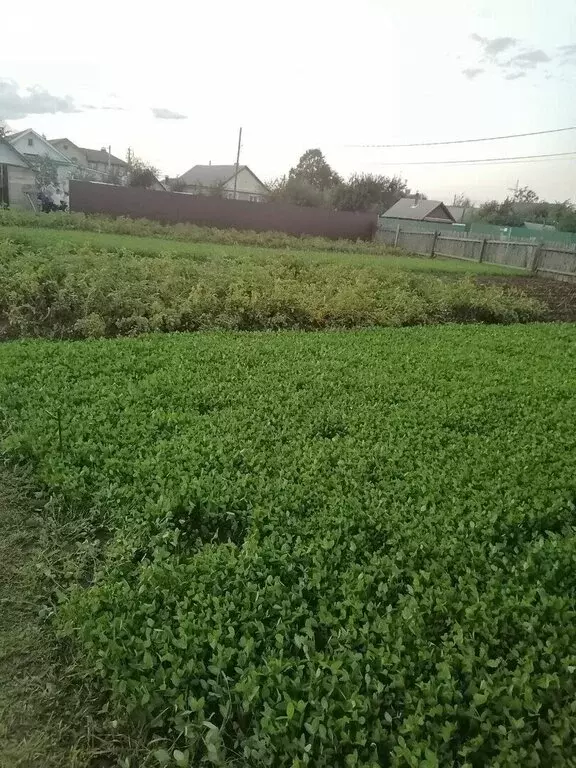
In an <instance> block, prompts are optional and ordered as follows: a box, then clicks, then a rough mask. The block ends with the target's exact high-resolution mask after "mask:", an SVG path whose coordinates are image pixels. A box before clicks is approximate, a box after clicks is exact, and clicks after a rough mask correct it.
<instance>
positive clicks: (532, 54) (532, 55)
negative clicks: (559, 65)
mask: <svg viewBox="0 0 576 768" xmlns="http://www.w3.org/2000/svg"><path fill="white" fill-rule="evenodd" d="M547 61H550V56H548V54H547V53H544V51H543V50H541V49H540V48H534V49H533V50H532V51H523V52H522V53H518V54H517V55H516V56H514V57H513V58H511V59H510V61H508V62H507V64H508V65H509V66H515V67H518V68H519V69H535V68H536V67H537V66H538V64H544V63H545V62H547Z"/></svg>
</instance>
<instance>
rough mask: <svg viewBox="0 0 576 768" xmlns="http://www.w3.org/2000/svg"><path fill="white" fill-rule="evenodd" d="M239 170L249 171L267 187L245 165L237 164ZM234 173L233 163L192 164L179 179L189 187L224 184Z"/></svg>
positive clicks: (258, 180)
mask: <svg viewBox="0 0 576 768" xmlns="http://www.w3.org/2000/svg"><path fill="white" fill-rule="evenodd" d="M240 171H248V173H250V174H251V175H252V176H253V177H254V178H255V179H256V181H257V182H258V183H259V184H261V185H262V186H263V187H264V189H266V188H267V187H266V184H263V183H262V182H261V181H260V179H259V178H258V176H256V174H255V173H254V172H253V171H251V170H250V168H248V166H247V165H239V166H238V173H240ZM235 175H236V166H235V165H194V166H193V167H192V168H190V170H189V171H186V173H183V174H182V176H180V177H179V179H180V180H181V181H184V182H185V183H186V184H187V185H188V186H191V187H193V186H199V187H200V186H202V187H210V186H217V185H219V184H226V182H227V181H230V179H233V178H234V176H235Z"/></svg>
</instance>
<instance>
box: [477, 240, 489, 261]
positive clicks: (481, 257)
mask: <svg viewBox="0 0 576 768" xmlns="http://www.w3.org/2000/svg"><path fill="white" fill-rule="evenodd" d="M487 242H488V238H487V237H485V238H484V239H483V240H482V246H481V247H480V256H479V257H478V264H482V262H483V261H484V251H485V250H486V243H487Z"/></svg>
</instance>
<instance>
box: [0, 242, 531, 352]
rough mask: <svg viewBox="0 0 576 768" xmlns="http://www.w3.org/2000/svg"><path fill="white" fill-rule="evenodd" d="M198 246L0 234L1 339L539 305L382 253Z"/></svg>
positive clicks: (396, 317)
mask: <svg viewBox="0 0 576 768" xmlns="http://www.w3.org/2000/svg"><path fill="white" fill-rule="evenodd" d="M198 248H199V252H198V254H196V253H195V252H187V253H185V254H179V253H177V252H175V253H171V252H167V253H164V252H163V251H161V250H156V251H155V252H152V253H148V252H147V251H145V254H146V255H139V254H136V253H134V252H132V251H130V250H129V249H128V248H125V247H119V248H117V249H116V250H115V251H111V252H107V251H105V250H99V249H98V248H97V246H96V245H95V244H84V243H83V242H81V243H79V244H78V243H77V244H74V243H71V242H68V241H65V240H63V241H61V242H59V243H58V244H52V245H47V246H45V247H43V246H41V245H39V244H32V245H29V244H28V243H27V241H26V238H24V239H23V241H22V242H21V243H17V242H14V241H4V242H2V241H1V240H0V257H1V259H2V261H1V263H0V337H3V338H21V337H24V336H46V337H50V338H78V337H81V338H84V337H88V336H90V337H98V336H103V335H105V336H118V335H134V334H139V333H146V332H148V331H151V330H157V331H195V330H202V329H204V330H205V329H216V328H221V329H238V330H264V329H274V330H276V329H287V328H292V329H307V330H309V329H321V328H354V327H363V326H373V325H381V326H382V325H415V324H421V323H436V322H460V321H461V322H474V321H479V322H506V323H510V322H519V321H528V320H534V319H537V318H539V317H540V316H541V313H542V307H541V306H540V304H538V302H536V301H534V300H532V299H528V298H526V297H524V296H523V295H522V294H520V293H517V292H505V291H504V290H503V289H501V288H497V287H493V286H490V287H489V286H481V285H477V284H475V283H474V282H472V280H471V279H468V278H465V279H463V280H449V281H445V280H443V279H442V278H439V277H436V276H433V275H432V274H419V273H414V272H408V271H404V270H401V269H395V268H394V266H393V262H392V261H391V260H388V261H380V262H378V263H376V262H367V263H364V264H363V263H359V264H354V263H353V262H350V263H349V264H345V263H342V262H340V261H339V260H338V258H335V257H330V256H329V255H328V256H327V258H326V259H324V260H320V259H319V260H318V261H316V262H314V261H313V260H312V256H313V252H302V253H288V252H287V253H283V252H282V251H279V250H276V251H274V252H266V251H260V250H255V251H253V250H250V249H246V248H241V247H240V246H236V247H234V248H232V249H230V250H229V251H228V252H226V253H225V254H222V255H221V254H220V252H216V253H215V254H211V253H210V252H206V249H205V248H204V250H201V249H200V246H198ZM330 259H331V260H330Z"/></svg>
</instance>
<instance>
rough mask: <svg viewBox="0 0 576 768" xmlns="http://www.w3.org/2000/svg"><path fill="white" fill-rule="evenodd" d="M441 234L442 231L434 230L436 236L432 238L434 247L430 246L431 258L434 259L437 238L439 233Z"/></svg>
mask: <svg viewBox="0 0 576 768" xmlns="http://www.w3.org/2000/svg"><path fill="white" fill-rule="evenodd" d="M439 234H440V233H439V232H438V230H436V231H435V232H434V237H433V238H432V247H431V248H430V258H431V259H433V258H434V250H435V248H436V240H438V235H439Z"/></svg>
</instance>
